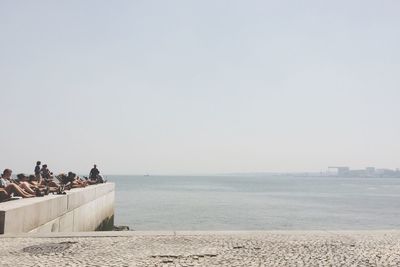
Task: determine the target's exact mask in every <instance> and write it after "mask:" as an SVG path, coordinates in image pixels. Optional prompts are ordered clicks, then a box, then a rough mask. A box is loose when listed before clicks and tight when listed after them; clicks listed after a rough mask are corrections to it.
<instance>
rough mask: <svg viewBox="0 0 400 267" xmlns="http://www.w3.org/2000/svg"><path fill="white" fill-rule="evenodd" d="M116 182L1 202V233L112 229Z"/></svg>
mask: <svg viewBox="0 0 400 267" xmlns="http://www.w3.org/2000/svg"><path fill="white" fill-rule="evenodd" d="M114 195H115V185H114V183H105V184H98V185H91V186H88V187H85V188H77V189H72V190H70V191H67V194H66V195H48V196H45V197H35V198H27V199H20V200H13V201H8V202H3V203H0V234H9V233H28V232H30V233H47V232H82V231H94V230H111V228H112V226H113V220H114Z"/></svg>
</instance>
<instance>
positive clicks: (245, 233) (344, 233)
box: [0, 229, 400, 238]
mask: <svg viewBox="0 0 400 267" xmlns="http://www.w3.org/2000/svg"><path fill="white" fill-rule="evenodd" d="M392 234H400V230H398V229H393V230H326V231H323V230H306V231H293V230H289V231H288V230H276V231H96V232H93V231H92V232H72V233H62V232H53V233H49V232H48V233H18V234H4V235H0V238H26V237H29V238H30V237H32V238H74V237H129V236H139V237H140V236H268V235H288V236H296V235H320V236H335V235H338V236H347V235H368V236H374V235H377V236H380V235H392Z"/></svg>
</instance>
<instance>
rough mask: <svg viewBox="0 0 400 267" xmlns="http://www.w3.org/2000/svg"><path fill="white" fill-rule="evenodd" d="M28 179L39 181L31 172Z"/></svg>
mask: <svg viewBox="0 0 400 267" xmlns="http://www.w3.org/2000/svg"><path fill="white" fill-rule="evenodd" d="M28 180H29V182H32V181H37V179H36V176H35V175H33V174H31V175H29V176H28Z"/></svg>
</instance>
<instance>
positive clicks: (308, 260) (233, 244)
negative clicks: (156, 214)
mask: <svg viewBox="0 0 400 267" xmlns="http://www.w3.org/2000/svg"><path fill="white" fill-rule="evenodd" d="M71 234H73V237H69V238H68V237H65V235H66V234H65V233H60V234H57V235H55V236H54V235H50V234H46V236H44V237H42V238H39V237H32V236H30V235H23V236H22V235H19V237H9V236H7V235H5V236H3V237H1V238H0V246H1V248H2V249H1V250H0V266H16V265H15V264H17V265H18V266H400V231H359V232H354V231H353V232H349V231H342V232H339V231H335V232H331V231H307V232H292V231H287V232H284V231H275V232H114V233H113V232H110V233H101V232H95V233H71ZM95 235H99V236H98V237H96V236H95ZM101 235H102V236H101ZM60 236H61V237H60Z"/></svg>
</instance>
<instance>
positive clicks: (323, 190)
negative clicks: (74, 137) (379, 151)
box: [108, 176, 400, 230]
mask: <svg viewBox="0 0 400 267" xmlns="http://www.w3.org/2000/svg"><path fill="white" fill-rule="evenodd" d="M108 180H110V181H113V182H115V183H116V203H115V205H116V207H115V208H116V211H115V216H116V217H115V224H116V225H129V226H130V227H131V228H132V229H134V230H308V229H336V230H337V229H393V228H399V227H400V179H396V178H381V179H375V178H365V179H362V178H325V177H321V178H309V177H307V178H304V177H259V176H257V177H251V176H247V177H245V176H241V177H238V176H229V177H228V176H207V177H199V176H149V177H144V176H118V177H116V176H109V177H108Z"/></svg>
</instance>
